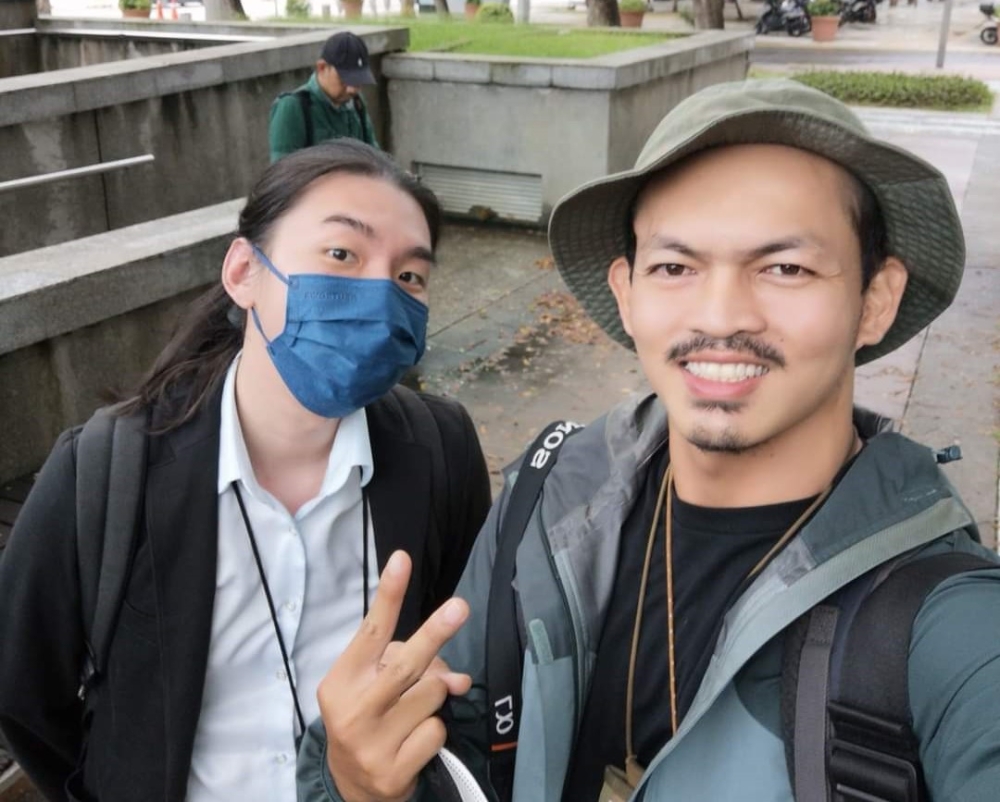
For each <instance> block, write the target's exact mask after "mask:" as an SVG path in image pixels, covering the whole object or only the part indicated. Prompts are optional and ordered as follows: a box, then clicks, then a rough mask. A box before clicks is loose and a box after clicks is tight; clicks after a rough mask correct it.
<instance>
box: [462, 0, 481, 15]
mask: <svg viewBox="0 0 1000 802" xmlns="http://www.w3.org/2000/svg"><path fill="white" fill-rule="evenodd" d="M479 2H480V0H465V18H466V19H467V20H474V19H475V18H476V12H477V11H479Z"/></svg>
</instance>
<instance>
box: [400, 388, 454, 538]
mask: <svg viewBox="0 0 1000 802" xmlns="http://www.w3.org/2000/svg"><path fill="white" fill-rule="evenodd" d="M386 397H387V398H388V399H391V400H390V403H394V404H395V405H396V406H397V408H398V411H399V413H400V414H401V415H402V416H403V418H404V420H406V422H407V423H408V424H409V427H410V431H411V433H412V434H413V438H414V439H415V440H416V441H417V442H418V443H420V444H421V445H423V446H425V447H426V448H427V450H428V451H429V452H430V455H431V497H432V498H431V503H432V505H433V507H434V522H435V524H436V526H437V529H438V537H439V538H443V537H445V536H446V535H447V533H448V531H449V528H448V517H449V516H448V492H449V488H448V465H447V462H446V460H445V455H444V441H443V440H442V439H441V427H439V426H438V422H437V420H436V419H435V417H434V413H433V412H431V410H430V408H429V407H428V406H427V402H426V401H425V400H424V399H423V398H422V397H421V395H420V394H419V393H415V392H414V391H413V390H410V389H409V388H408V387H404V386H403V385H401V384H397V385H396V386H395V387H393V388H392V390H390V391H389V393H388V395H387V396H386Z"/></svg>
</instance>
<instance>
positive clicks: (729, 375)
mask: <svg viewBox="0 0 1000 802" xmlns="http://www.w3.org/2000/svg"><path fill="white" fill-rule="evenodd" d="M684 369H685V370H687V371H688V372H690V373H693V374H694V375H695V376H697V377H698V378H699V379H708V380H709V381H714V382H741V381H745V380H746V379H756V378H757V377H758V376H763V375H764V374H765V373H767V368H766V367H764V366H763V365H749V364H744V363H741V362H688V363H687V364H686V365H684Z"/></svg>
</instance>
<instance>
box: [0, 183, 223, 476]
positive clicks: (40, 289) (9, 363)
mask: <svg viewBox="0 0 1000 802" xmlns="http://www.w3.org/2000/svg"><path fill="white" fill-rule="evenodd" d="M242 204H243V201H242V200H237V201H231V202H228V203H224V204H220V205H217V206H214V207H209V208H205V209H199V210H196V211H193V212H188V213H186V214H183V215H178V216H177V217H173V218H165V219H163V220H159V221H156V222H153V223H143V224H140V225H137V226H133V227H130V228H123V229H120V230H118V231H113V232H109V233H105V234H100V235H97V236H94V237H89V238H85V239H81V240H77V241H76V242H72V243H65V244H61V245H56V246H52V247H50V248H44V249H40V250H37V251H32V252H31V253H25V254H19V255H17V256H11V257H8V258H6V259H0V420H3V427H4V445H3V448H2V449H0V484H2V483H4V482H7V481H9V480H11V479H13V478H15V477H18V476H21V475H23V474H25V473H27V472H29V471H32V470H35V469H37V468H38V466H39V465H41V463H42V462H43V461H44V459H45V456H46V454H47V453H48V451H49V449H50V448H51V447H52V443H53V441H54V440H55V437H56V436H57V435H58V434H59V432H60V431H62V430H63V429H65V428H66V427H67V426H71V425H73V424H76V423H80V422H82V421H83V420H85V419H86V418H87V417H88V416H89V415H90V414H91V412H93V410H94V409H95V408H96V407H98V406H100V405H101V404H102V403H105V402H106V399H107V394H108V391H109V390H112V389H126V388H128V387H130V386H132V385H133V384H134V383H135V381H136V380H137V379H138V377H139V376H140V375H142V373H144V372H145V371H146V370H147V369H148V368H149V366H150V364H152V361H153V359H154V358H155V357H156V355H157V354H158V353H159V351H160V350H161V349H162V347H163V345H164V343H165V342H166V340H167V339H168V337H169V335H170V333H171V332H172V330H173V329H174V327H175V325H176V321H177V320H178V318H179V316H180V315H181V314H182V313H183V311H184V310H185V309H186V307H187V306H188V304H189V303H190V302H191V300H193V299H194V298H195V297H196V296H197V295H198V294H200V293H201V292H203V291H204V290H205V289H206V288H207V287H208V286H211V284H212V283H214V282H215V281H217V280H218V276H219V270H220V267H221V264H222V257H223V256H224V254H225V249H226V248H227V247H228V244H229V241H230V238H231V232H232V231H233V230H234V229H235V227H236V217H237V215H238V213H239V209H240V208H241V207H242Z"/></svg>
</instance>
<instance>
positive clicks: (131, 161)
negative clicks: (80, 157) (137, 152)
mask: <svg viewBox="0 0 1000 802" xmlns="http://www.w3.org/2000/svg"><path fill="white" fill-rule="evenodd" d="M155 159H156V157H155V156H153V154H152V153H144V154H143V155H142V156H129V157H128V158H127V159H116V160H115V161H110V162H100V163H98V164H88V165H87V166H86V167H72V168H70V169H68V170H56V171H55V172H52V173H42V174H41V175H32V176H28V177H27V178H15V179H13V180H11V181H0V192H4V191H5V190H12V189H23V188H24V187H34V186H37V185H39V184H50V183H52V182H53V181H63V180H64V179H67V178H80V177H81V176H85V175H97V174H100V173H110V172H112V171H114V170H123V169H125V168H126V167H135V166H136V165H139V164H148V163H149V162H151V161H154V160H155Z"/></svg>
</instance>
